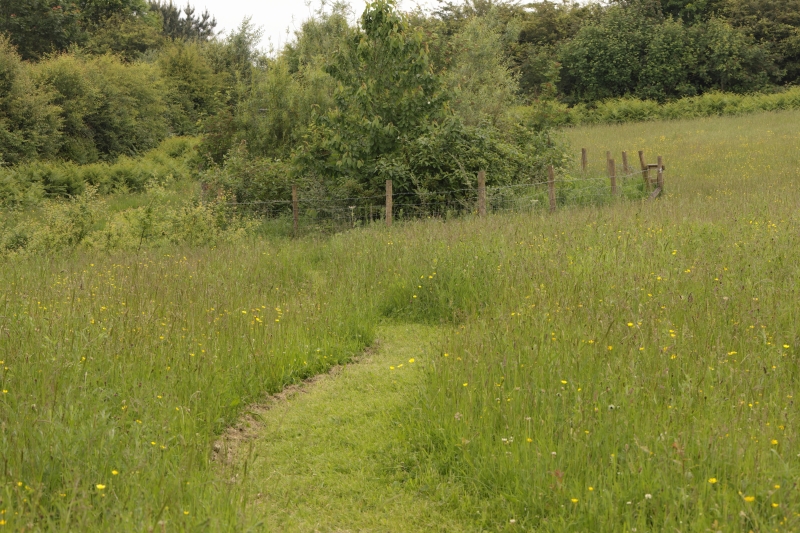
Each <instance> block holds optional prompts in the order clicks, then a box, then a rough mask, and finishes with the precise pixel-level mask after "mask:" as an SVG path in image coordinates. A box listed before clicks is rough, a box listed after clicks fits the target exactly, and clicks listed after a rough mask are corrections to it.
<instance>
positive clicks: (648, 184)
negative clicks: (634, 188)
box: [639, 150, 650, 190]
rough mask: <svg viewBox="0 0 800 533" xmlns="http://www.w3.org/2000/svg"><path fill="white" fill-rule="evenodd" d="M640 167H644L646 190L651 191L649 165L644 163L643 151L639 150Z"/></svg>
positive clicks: (643, 177)
mask: <svg viewBox="0 0 800 533" xmlns="http://www.w3.org/2000/svg"><path fill="white" fill-rule="evenodd" d="M639 165H640V166H641V167H642V179H643V180H644V187H645V190H650V176H648V174H649V172H648V171H647V163H645V162H644V151H643V150H639Z"/></svg>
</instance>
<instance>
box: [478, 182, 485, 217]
mask: <svg viewBox="0 0 800 533" xmlns="http://www.w3.org/2000/svg"><path fill="white" fill-rule="evenodd" d="M478 216H479V217H485V216H486V171H485V170H481V171H480V172H478Z"/></svg>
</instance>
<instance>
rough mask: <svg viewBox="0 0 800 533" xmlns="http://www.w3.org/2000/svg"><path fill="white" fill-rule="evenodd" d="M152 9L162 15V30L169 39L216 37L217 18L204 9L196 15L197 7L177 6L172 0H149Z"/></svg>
mask: <svg viewBox="0 0 800 533" xmlns="http://www.w3.org/2000/svg"><path fill="white" fill-rule="evenodd" d="M147 3H148V5H149V6H150V10H151V11H154V12H157V13H158V14H160V15H161V21H162V32H163V34H164V35H165V36H166V37H167V38H169V39H176V40H178V39H179V40H185V41H194V40H197V41H208V40H209V39H211V38H213V37H214V28H215V27H216V25H217V19H215V18H214V17H212V16H211V14H210V13H209V12H208V10H207V9H206V10H204V11H203V13H202V14H200V16H198V17H196V16H195V14H194V13H195V9H194V8H193V7H192V6H191V5H188V4H187V5H186V7H184V8H183V9H181V8H179V7H177V6H175V4H173V3H172V0H169V1H168V2H166V1H164V2H162V1H161V0H148V2H147Z"/></svg>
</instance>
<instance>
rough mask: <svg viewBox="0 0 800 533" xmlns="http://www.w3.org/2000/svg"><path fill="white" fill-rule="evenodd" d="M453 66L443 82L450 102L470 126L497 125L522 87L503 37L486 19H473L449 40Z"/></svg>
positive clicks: (456, 112) (458, 114)
mask: <svg viewBox="0 0 800 533" xmlns="http://www.w3.org/2000/svg"><path fill="white" fill-rule="evenodd" d="M450 46H451V47H452V52H451V59H450V65H449V67H448V69H447V71H446V73H445V75H444V83H445V85H446V87H447V88H448V89H449V91H450V92H451V94H452V95H453V96H452V100H451V102H450V105H451V107H452V109H453V111H454V112H455V114H456V115H457V116H459V117H460V118H461V119H462V120H463V121H464V124H466V125H468V126H477V125H479V124H481V123H483V122H488V123H490V124H491V125H493V126H496V125H497V124H498V122H499V121H500V120H501V118H502V117H503V116H504V115H505V113H506V110H507V109H508V107H509V106H511V105H513V104H514V103H515V100H516V97H517V92H518V91H519V86H518V84H517V80H516V77H515V76H514V74H513V73H512V71H511V62H510V61H509V59H508V58H507V57H506V56H505V55H504V53H503V52H504V50H503V40H502V36H501V35H500V34H499V33H498V31H497V28H494V27H492V26H490V21H489V20H487V19H486V18H478V17H475V18H472V19H469V20H468V21H466V22H465V23H464V25H463V26H462V28H461V30H460V31H459V32H458V33H457V34H455V35H454V36H453V37H452V38H451V39H450Z"/></svg>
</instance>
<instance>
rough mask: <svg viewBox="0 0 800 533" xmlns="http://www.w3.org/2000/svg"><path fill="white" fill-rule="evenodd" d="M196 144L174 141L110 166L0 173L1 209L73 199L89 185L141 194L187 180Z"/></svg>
mask: <svg viewBox="0 0 800 533" xmlns="http://www.w3.org/2000/svg"><path fill="white" fill-rule="evenodd" d="M196 144H197V140H196V139H194V138H187V137H172V138H169V139H166V140H165V141H164V142H162V144H161V146H159V148H158V149H156V150H151V151H150V152H147V153H146V154H144V156H142V157H139V158H130V157H125V156H123V157H120V158H118V159H117V160H116V161H115V162H114V163H105V162H98V163H92V164H88V165H78V164H75V163H72V162H59V161H53V162H44V161H34V162H32V163H28V164H22V165H17V166H14V167H10V168H6V169H0V205H6V206H24V205H31V204H35V203H37V202H38V201H39V200H41V199H43V198H54V197H74V196H77V195H80V194H81V193H83V192H84V190H85V189H86V186H87V185H89V186H91V187H94V188H95V189H96V191H97V193H99V194H109V193H112V192H120V191H125V192H141V191H144V190H145V189H146V188H147V187H148V186H150V185H154V184H155V185H165V184H167V183H170V182H173V181H180V180H185V179H188V178H189V177H190V176H191V175H192V170H191V164H192V161H193V158H195V157H196V156H195V151H194V146H195V145H196Z"/></svg>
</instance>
